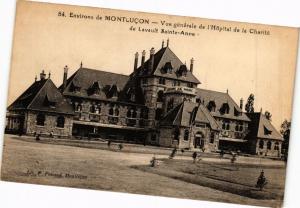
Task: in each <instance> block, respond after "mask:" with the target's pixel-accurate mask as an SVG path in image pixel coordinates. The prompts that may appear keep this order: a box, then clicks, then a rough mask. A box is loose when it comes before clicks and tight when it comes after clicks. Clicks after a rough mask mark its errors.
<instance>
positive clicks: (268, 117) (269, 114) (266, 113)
mask: <svg viewBox="0 0 300 208" xmlns="http://www.w3.org/2000/svg"><path fill="white" fill-rule="evenodd" d="M265 116H266V118H267V119H268V120H269V121H272V114H271V113H270V112H269V111H265Z"/></svg>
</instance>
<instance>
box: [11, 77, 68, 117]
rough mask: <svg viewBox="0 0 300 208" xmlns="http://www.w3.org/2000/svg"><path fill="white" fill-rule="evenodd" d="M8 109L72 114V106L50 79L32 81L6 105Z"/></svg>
mask: <svg viewBox="0 0 300 208" xmlns="http://www.w3.org/2000/svg"><path fill="white" fill-rule="evenodd" d="M8 110H38V111H47V112H55V113H63V114H73V109H72V106H71V105H70V104H69V103H68V102H67V101H66V99H65V98H64V97H63V95H62V94H61V93H60V91H59V90H58V89H57V87H56V86H55V84H54V83H53V82H52V80H51V79H43V80H39V81H36V82H34V83H33V84H32V85H31V86H30V87H29V88H28V89H27V90H25V92H24V93H23V94H21V96H19V97H18V98H17V99H16V100H15V101H14V102H13V103H12V104H11V105H10V106H9V107H8Z"/></svg>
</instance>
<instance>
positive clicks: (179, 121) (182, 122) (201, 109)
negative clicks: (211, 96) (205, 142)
mask: <svg viewBox="0 0 300 208" xmlns="http://www.w3.org/2000/svg"><path fill="white" fill-rule="evenodd" d="M194 113H196V115H195V117H194V118H192V117H193V114H194ZM192 119H195V122H201V123H206V124H209V125H210V127H211V128H212V129H213V130H220V128H219V126H218V124H217V122H216V120H215V119H214V118H213V117H212V116H211V115H210V113H209V112H208V111H207V109H206V107H205V106H203V105H202V104H200V105H198V104H197V103H193V102H190V101H184V102H182V103H181V104H180V105H178V106H176V107H175V108H173V109H172V110H171V111H169V112H168V113H167V115H166V116H165V117H164V118H163V119H162V121H161V125H178V126H185V127H189V126H190V125H191V124H192Z"/></svg>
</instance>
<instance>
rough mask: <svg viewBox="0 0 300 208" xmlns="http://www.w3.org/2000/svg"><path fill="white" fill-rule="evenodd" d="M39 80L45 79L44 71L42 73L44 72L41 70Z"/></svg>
mask: <svg viewBox="0 0 300 208" xmlns="http://www.w3.org/2000/svg"><path fill="white" fill-rule="evenodd" d="M40 79H41V80H44V79H46V74H45V71H44V70H42V72H41V73H40Z"/></svg>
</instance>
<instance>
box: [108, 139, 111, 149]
mask: <svg viewBox="0 0 300 208" xmlns="http://www.w3.org/2000/svg"><path fill="white" fill-rule="evenodd" d="M110 145H111V141H110V140H108V141H107V147H108V149H110Z"/></svg>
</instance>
